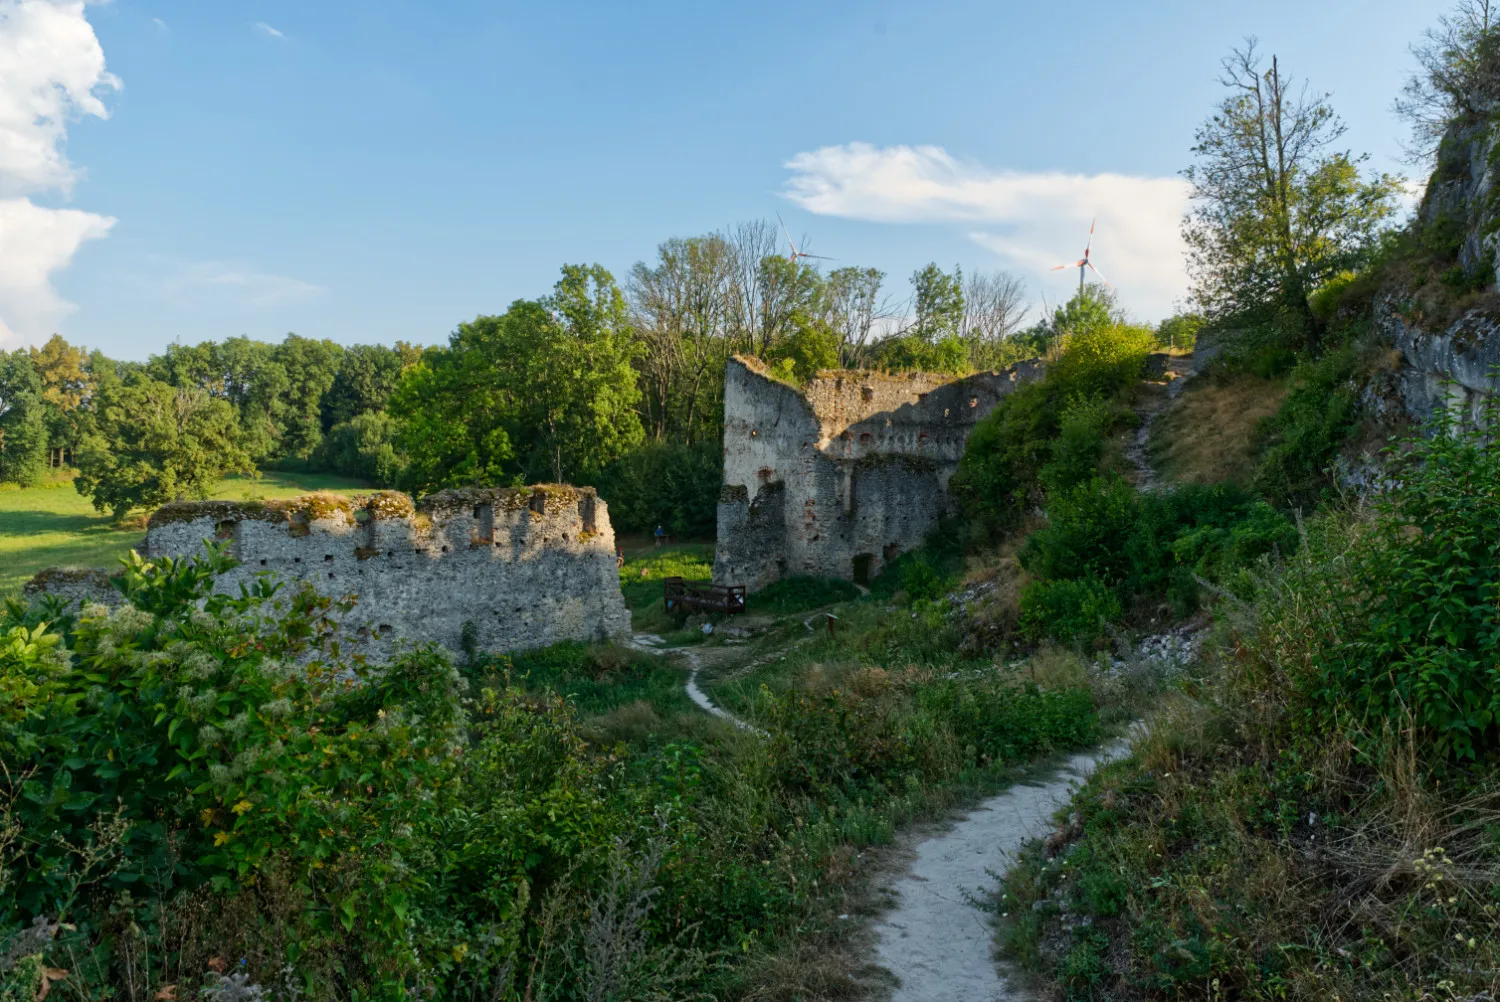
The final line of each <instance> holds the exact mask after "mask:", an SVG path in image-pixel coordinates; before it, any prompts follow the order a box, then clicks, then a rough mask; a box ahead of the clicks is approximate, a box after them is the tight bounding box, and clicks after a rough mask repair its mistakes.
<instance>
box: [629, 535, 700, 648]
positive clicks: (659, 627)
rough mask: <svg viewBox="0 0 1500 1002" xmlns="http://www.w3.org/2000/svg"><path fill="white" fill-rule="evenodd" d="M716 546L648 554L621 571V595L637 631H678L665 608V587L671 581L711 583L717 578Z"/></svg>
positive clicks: (684, 545)
mask: <svg viewBox="0 0 1500 1002" xmlns="http://www.w3.org/2000/svg"><path fill="white" fill-rule="evenodd" d="M713 569H714V548H713V544H712V543H681V544H678V545H675V546H663V547H661V548H659V549H651V550H647V551H646V552H645V553H643V554H641V555H639V556H635V557H630V558H628V559H627V560H626V561H625V566H624V567H621V568H620V591H621V592H622V593H624V595H625V606H626V608H628V609H629V610H630V622H631V625H632V626H633V627H634V628H635V629H637V630H644V631H648V632H655V633H661V632H665V631H671V630H675V629H676V628H677V623H676V621H675V619H674V618H673V617H671V616H668V615H667V613H666V610H665V609H664V608H663V607H662V594H661V587H662V586H661V583H662V581H664V580H665V579H667V578H674V577H675V578H685V579H687V580H688V581H707V580H708V579H709V578H710V577H712V576H713Z"/></svg>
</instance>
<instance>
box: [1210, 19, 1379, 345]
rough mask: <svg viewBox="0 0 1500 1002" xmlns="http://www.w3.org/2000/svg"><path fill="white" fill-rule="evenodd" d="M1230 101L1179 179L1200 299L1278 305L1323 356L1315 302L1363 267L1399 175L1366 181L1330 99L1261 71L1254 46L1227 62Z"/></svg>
mask: <svg viewBox="0 0 1500 1002" xmlns="http://www.w3.org/2000/svg"><path fill="white" fill-rule="evenodd" d="M1223 67H1224V76H1223V77H1222V79H1221V82H1222V83H1223V85H1224V86H1225V87H1226V88H1228V90H1229V92H1230V93H1229V95H1228V96H1227V97H1225V98H1224V100H1223V102H1222V103H1221V104H1220V105H1219V107H1218V109H1217V110H1216V111H1215V112H1214V114H1213V115H1212V116H1211V117H1210V118H1209V119H1208V120H1207V121H1206V122H1204V123H1203V125H1202V126H1200V127H1199V129H1198V132H1197V134H1196V143H1195V145H1194V146H1193V153H1194V154H1195V156H1196V158H1197V162H1196V163H1194V164H1193V165H1192V166H1190V167H1188V168H1187V169H1186V170H1184V171H1183V176H1184V177H1186V178H1187V180H1188V183H1189V184H1190V185H1191V189H1192V199H1193V207H1192V209H1191V210H1190V212H1189V213H1188V215H1187V217H1186V219H1185V220H1184V223H1183V236H1184V238H1185V239H1186V241H1187V245H1188V266H1189V271H1190V272H1191V274H1192V278H1193V292H1194V296H1195V298H1196V299H1197V301H1198V304H1199V305H1200V307H1201V308H1202V309H1203V310H1204V312H1206V313H1208V314H1209V315H1211V316H1223V315H1226V314H1232V313H1236V312H1240V311H1244V310H1254V309H1266V308H1271V309H1277V310H1282V311H1286V312H1289V313H1290V314H1292V315H1293V316H1294V317H1295V318H1297V320H1298V322H1299V323H1300V325H1301V327H1302V328H1303V330H1304V333H1305V337H1306V340H1307V344H1308V345H1309V347H1311V348H1313V349H1314V350H1316V349H1317V342H1318V333H1319V332H1318V326H1317V323H1316V321H1315V320H1314V317H1313V313H1312V310H1311V308H1310V306H1309V304H1308V295H1309V294H1310V293H1311V292H1312V291H1313V290H1315V289H1316V288H1317V287H1318V285H1319V284H1321V283H1322V282H1323V281H1325V280H1326V279H1328V278H1329V277H1330V276H1332V275H1335V274H1337V273H1338V272H1340V271H1343V270H1345V269H1348V268H1350V267H1352V266H1354V265H1356V264H1357V263H1358V262H1359V260H1360V259H1361V257H1362V256H1363V255H1364V254H1366V253H1367V252H1368V250H1369V249H1370V247H1371V245H1372V243H1373V241H1374V240H1375V237H1376V235H1377V233H1378V232H1379V230H1380V228H1381V226H1382V224H1383V223H1384V222H1385V221H1386V220H1387V219H1388V218H1389V217H1390V216H1391V214H1392V213H1393V211H1394V210H1395V196H1396V194H1397V192H1398V191H1399V190H1400V186H1401V181H1400V179H1399V178H1396V177H1392V176H1390V175H1385V174H1381V175H1376V176H1373V177H1369V178H1366V177H1364V176H1362V174H1361V170H1360V167H1361V165H1362V164H1363V163H1364V161H1365V159H1366V158H1365V157H1363V156H1354V155H1352V154H1351V153H1348V152H1345V151H1338V150H1333V149H1332V148H1331V147H1332V146H1333V144H1334V143H1336V142H1337V141H1338V140H1339V138H1340V137H1342V136H1343V134H1344V124H1343V122H1342V121H1340V120H1339V118H1338V116H1337V115H1335V114H1334V111H1333V108H1332V107H1331V106H1330V105H1329V103H1328V99H1327V97H1326V95H1320V94H1310V93H1309V92H1308V90H1307V88H1306V86H1305V85H1304V86H1301V87H1298V86H1296V85H1295V84H1294V82H1293V81H1292V79H1291V78H1290V77H1289V76H1287V75H1286V74H1284V73H1283V72H1282V70H1281V65H1280V63H1279V61H1278V60H1277V59H1276V58H1275V57H1274V56H1273V57H1272V58H1271V64H1270V66H1269V67H1267V66H1265V65H1264V63H1263V61H1262V59H1261V57H1260V55H1259V53H1258V52H1257V51H1256V47H1255V40H1254V39H1251V40H1249V41H1248V42H1247V43H1246V45H1245V46H1244V48H1242V49H1236V50H1234V51H1233V52H1232V53H1231V54H1230V55H1229V56H1228V57H1227V58H1225V59H1224V61H1223Z"/></svg>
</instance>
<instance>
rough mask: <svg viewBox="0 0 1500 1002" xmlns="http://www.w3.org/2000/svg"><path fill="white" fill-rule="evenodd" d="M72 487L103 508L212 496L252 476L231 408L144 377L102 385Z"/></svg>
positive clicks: (122, 509)
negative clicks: (231, 478) (219, 485)
mask: <svg viewBox="0 0 1500 1002" xmlns="http://www.w3.org/2000/svg"><path fill="white" fill-rule="evenodd" d="M77 463H78V476H77V477H76V478H75V479H74V481H73V483H74V486H75V487H76V488H77V490H78V493H80V494H82V495H84V496H85V497H88V498H89V499H90V500H91V501H92V502H93V504H94V508H95V509H96V510H98V511H105V510H106V509H107V510H110V511H112V512H113V513H114V515H115V518H117V519H119V518H124V517H125V516H126V515H127V514H129V513H130V511H131V510H132V509H135V508H154V507H156V506H158V505H160V504H163V503H165V502H167V501H174V500H184V499H198V500H201V499H203V498H206V497H208V496H209V493H210V492H211V491H212V489H213V486H214V484H215V483H216V482H217V481H218V479H219V478H220V477H222V476H224V475H225V474H227V473H253V472H254V471H255V466H254V464H253V463H252V462H251V460H250V456H249V455H248V454H246V453H245V451H244V449H243V448H242V447H241V445H240V436H239V424H238V421H237V415H236V414H235V410H234V407H233V405H231V404H230V403H229V401H227V400H224V399H221V398H215V397H212V396H210V395H209V394H208V393H206V392H204V391H203V390H202V389H199V388H197V387H191V386H171V385H169V384H167V383H164V382H162V381H161V380H158V379H152V378H151V377H150V376H147V375H144V374H139V373H137V374H132V375H130V376H127V377H126V379H125V380H124V381H123V382H120V383H108V384H104V383H101V386H100V390H99V397H98V401H97V406H96V418H95V429H94V430H93V431H91V432H90V433H89V434H88V435H86V436H84V439H83V441H82V442H81V443H80V445H79V449H78V457H77Z"/></svg>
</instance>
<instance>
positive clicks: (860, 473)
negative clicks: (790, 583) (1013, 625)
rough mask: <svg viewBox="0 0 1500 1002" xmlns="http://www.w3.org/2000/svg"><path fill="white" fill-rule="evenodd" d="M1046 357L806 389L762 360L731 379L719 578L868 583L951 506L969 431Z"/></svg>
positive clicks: (825, 379)
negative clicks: (951, 487) (997, 367)
mask: <svg viewBox="0 0 1500 1002" xmlns="http://www.w3.org/2000/svg"><path fill="white" fill-rule="evenodd" d="M1041 372H1042V368H1041V365H1040V364H1039V363H1037V362H1022V363H1019V364H1017V365H1014V366H1011V367H1010V368H1008V369H1005V370H1004V371H1001V372H980V373H975V374H974V375H972V376H965V377H962V378H955V377H953V376H943V375H933V374H929V373H917V372H913V373H902V374H899V375H889V374H884V373H879V372H866V371H855V370H849V371H838V370H830V371H826V372H820V373H819V374H818V375H817V376H816V377H815V378H813V379H812V380H810V381H809V382H808V383H807V385H806V386H805V387H803V389H802V390H801V391H800V392H799V391H798V390H797V389H796V388H794V387H792V386H790V385H788V384H786V383H784V382H781V381H779V380H776V379H774V378H772V377H771V376H770V375H769V373H768V371H767V370H766V368H765V366H763V365H762V364H761V363H760V362H759V361H757V360H755V359H753V358H745V357H738V356H737V357H736V358H734V359H733V360H731V361H730V362H729V367H728V371H727V372H726V373H725V379H724V486H723V488H722V491H721V493H720V496H719V512H718V518H719V521H718V544H717V547H716V549H715V552H714V572H713V573H714V581H715V582H717V583H720V584H742V585H745V586H746V587H748V588H749V589H750V590H752V591H753V590H755V589H758V588H763V587H765V586H766V585H768V584H770V583H772V582H773V581H777V580H780V579H781V578H783V577H788V576H792V575H797V574H809V575H814V576H818V577H835V578H845V579H848V580H852V581H854V582H856V583H859V584H864V583H866V582H868V581H869V580H871V579H873V578H874V577H875V576H876V575H877V574H879V573H880V571H881V569H882V568H883V567H884V566H885V565H886V564H887V563H889V562H890V561H891V560H893V559H895V557H896V556H897V555H899V554H900V553H902V552H903V551H905V550H908V549H911V548H912V547H914V546H917V545H918V544H920V543H921V542H922V540H923V538H924V537H925V536H926V535H927V534H928V533H929V532H931V531H932V530H933V529H934V528H935V527H936V526H937V523H938V519H939V518H940V517H941V516H942V515H943V514H944V513H946V512H947V511H948V509H949V506H950V501H949V498H948V480H949V478H951V477H952V476H953V472H954V471H955V470H956V469H957V468H958V461H959V459H961V458H962V457H963V453H964V445H965V443H966V442H967V441H968V438H969V433H970V432H971V431H972V430H973V428H974V425H975V424H977V423H978V422H979V421H980V420H981V419H982V418H983V417H984V416H985V415H987V414H989V412H990V411H991V410H993V409H994V407H995V405H996V403H998V402H999V401H1000V399H1001V398H1003V397H1005V396H1006V395H1008V394H1009V393H1010V392H1011V391H1012V390H1014V389H1015V388H1016V387H1017V386H1019V385H1021V384H1022V383H1025V382H1027V381H1029V380H1032V379H1035V378H1037V377H1039V376H1040V375H1041Z"/></svg>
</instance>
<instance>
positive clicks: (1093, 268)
mask: <svg viewBox="0 0 1500 1002" xmlns="http://www.w3.org/2000/svg"><path fill="white" fill-rule="evenodd" d="M1087 264H1088V266H1089V270H1090V271H1092V272H1093V273H1094V274H1095V275H1098V276H1099V281H1101V282H1103V283H1104V284H1105V285H1109V279H1107V278H1105V277H1104V273H1103V272H1102V271H1100V270H1099V269H1098V268H1095V267H1094V262H1092V261H1089V262H1087ZM1109 287H1110V288H1111V289H1113V288H1114V286H1113V285H1109Z"/></svg>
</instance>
